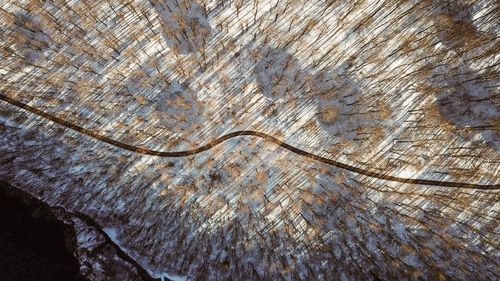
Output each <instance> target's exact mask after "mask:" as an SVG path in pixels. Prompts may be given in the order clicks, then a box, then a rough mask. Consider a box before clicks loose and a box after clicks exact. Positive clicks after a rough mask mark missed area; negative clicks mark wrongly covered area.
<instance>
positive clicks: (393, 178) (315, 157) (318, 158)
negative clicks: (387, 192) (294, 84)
mask: <svg viewBox="0 0 500 281" xmlns="http://www.w3.org/2000/svg"><path fill="white" fill-rule="evenodd" d="M0 100H3V101H5V102H7V103H9V104H11V105H14V106H16V107H19V108H22V109H24V110H27V111H29V112H31V113H33V114H36V115H38V116H41V117H43V118H45V119H48V120H50V121H52V122H54V123H57V124H59V125H62V126H64V127H67V128H69V129H72V130H74V131H77V132H79V133H82V134H84V135H87V136H89V137H92V138H94V139H97V140H100V141H102V142H105V143H108V144H111V145H113V146H116V147H119V148H122V149H125V150H128V151H132V152H136V153H140V154H145V155H152V156H159V157H186V156H192V155H195V154H198V153H202V152H204V151H207V150H209V149H211V148H213V147H215V146H217V145H219V144H221V143H222V142H225V141H226V140H229V139H231V138H234V137H238V136H254V137H259V138H262V139H264V140H266V141H268V142H272V143H274V144H277V145H279V146H281V147H282V148H284V149H287V150H289V151H291V152H293V153H296V154H298V155H301V156H304V157H307V158H309V159H313V160H316V161H318V162H322V163H325V164H328V165H331V166H334V167H337V168H340V169H344V170H347V171H351V172H354V173H357V174H361V175H364V176H368V177H372V178H378V179H381V180H387V181H393V182H400V183H408V184H420V185H430V186H442V187H456V188H467V189H489V190H493V189H500V184H474V183H465V182H452V181H439V180H427V179H415V178H403V177H397V176H391V175H387V174H382V173H378V172H374V171H370V170H366V169H362V168H358V167H355V166H351V165H348V164H345V163H342V162H338V161H335V160H332V159H329V158H326V157H323V156H319V155H316V154H313V153H310V152H307V151H304V150H302V149H300V148H297V147H294V146H292V145H289V144H287V143H285V142H283V141H281V140H279V139H277V138H275V137H273V136H271V135H268V134H266V133H262V132H258V131H250V130H246V131H236V132H231V133H228V134H226V135H223V136H221V137H219V138H217V139H215V140H213V141H211V142H209V143H207V144H205V145H203V146H200V147H198V148H195V149H192V150H184V151H157V150H152V149H148V148H145V147H139V146H134V145H130V144H126V143H123V142H120V141H117V140H114V139H112V138H109V137H106V136H104V135H101V134H98V133H96V132H94V131H92V130H89V129H85V128H83V127H80V126H78V125H76V124H73V123H70V122H68V121H65V120H63V119H61V118H59V117H56V116H54V115H51V114H49V113H47V112H44V111H42V110H40V109H37V108H35V107H32V106H30V105H27V104H25V103H23V102H20V101H18V100H15V99H12V98H10V97H8V96H5V95H3V94H0Z"/></svg>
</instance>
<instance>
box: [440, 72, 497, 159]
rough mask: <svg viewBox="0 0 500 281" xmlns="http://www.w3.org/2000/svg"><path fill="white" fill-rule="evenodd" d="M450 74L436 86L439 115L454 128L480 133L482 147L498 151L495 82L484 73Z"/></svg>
mask: <svg viewBox="0 0 500 281" xmlns="http://www.w3.org/2000/svg"><path fill="white" fill-rule="evenodd" d="M454 72H456V73H454ZM450 73H451V75H449V76H451V77H446V78H445V80H444V83H439V84H437V85H439V86H440V88H439V89H440V92H439V93H438V94H437V95H436V97H437V105H438V107H439V112H440V114H441V115H442V116H443V117H444V118H445V119H446V120H447V121H448V122H450V123H451V124H453V126H455V127H457V128H466V129H467V130H469V131H470V132H471V133H480V134H481V137H482V138H483V140H484V141H485V142H486V143H488V144H489V145H490V146H492V147H494V148H495V149H496V150H500V127H499V123H498V120H500V98H499V97H498V94H497V93H496V90H495V89H496V88H497V87H498V86H496V85H494V83H495V80H494V79H490V78H488V76H489V75H490V74H488V73H487V74H479V73H476V72H475V71H473V70H472V69H470V68H467V67H462V68H461V69H457V70H455V71H454V70H450ZM494 75H496V74H493V75H492V76H494ZM442 85H445V86H444V87H443V86H442ZM467 137H468V138H470V137H471V136H467Z"/></svg>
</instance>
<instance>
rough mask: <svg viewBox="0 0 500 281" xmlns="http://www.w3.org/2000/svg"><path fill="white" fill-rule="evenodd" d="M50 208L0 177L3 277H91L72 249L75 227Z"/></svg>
mask: <svg viewBox="0 0 500 281" xmlns="http://www.w3.org/2000/svg"><path fill="white" fill-rule="evenodd" d="M49 208H50V207H49V206H47V205H45V204H43V203H42V202H39V201H37V200H36V199H34V198H30V197H29V195H27V194H25V193H23V192H21V191H18V190H16V189H15V188H14V187H12V186H11V185H9V184H8V183H6V182H3V181H0V281H12V280H30V281H36V280H40V281H48V280H51V281H57V280H61V281H71V280H78V281H85V280H87V279H85V278H84V277H83V276H81V275H80V272H79V268H80V266H79V264H78V260H77V259H76V257H75V256H74V255H73V254H72V252H71V251H70V250H69V249H68V248H74V243H75V242H76V241H75V239H76V238H75V233H74V230H73V229H72V228H71V227H69V226H67V225H65V224H64V223H63V222H61V221H58V220H57V219H56V217H55V216H54V214H53V213H52V212H51V210H50V209H49ZM71 244H73V246H71Z"/></svg>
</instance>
